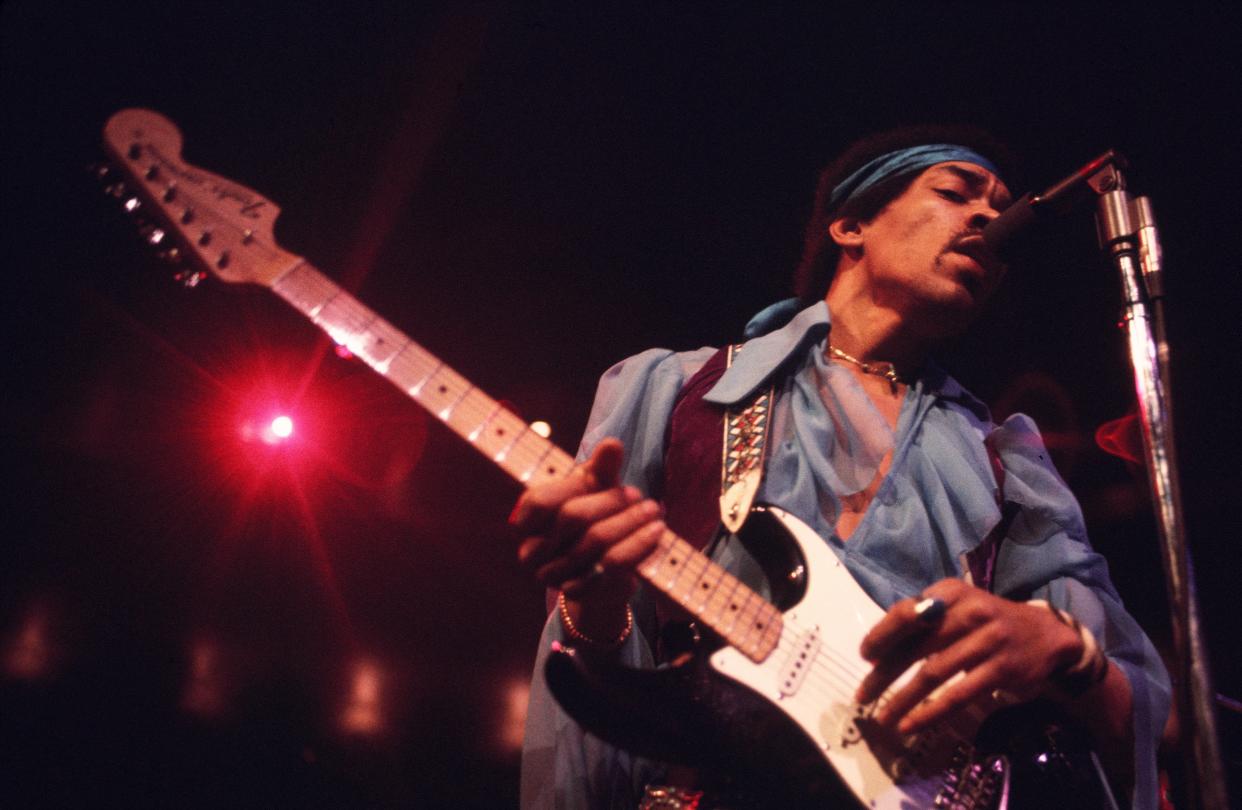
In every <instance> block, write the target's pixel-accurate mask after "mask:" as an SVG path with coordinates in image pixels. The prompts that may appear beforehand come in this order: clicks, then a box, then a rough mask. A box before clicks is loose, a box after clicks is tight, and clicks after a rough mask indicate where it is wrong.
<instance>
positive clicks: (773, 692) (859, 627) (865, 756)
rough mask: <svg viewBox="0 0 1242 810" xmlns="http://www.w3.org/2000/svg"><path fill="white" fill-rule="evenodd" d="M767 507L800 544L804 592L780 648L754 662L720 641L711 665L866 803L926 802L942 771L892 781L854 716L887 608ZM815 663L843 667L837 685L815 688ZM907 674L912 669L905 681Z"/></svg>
mask: <svg viewBox="0 0 1242 810" xmlns="http://www.w3.org/2000/svg"><path fill="white" fill-rule="evenodd" d="M765 508H766V509H767V510H768V511H769V512H770V513H771V514H772V515H773V516H774V517H776V518H777V519H778V520H779V521H780V522H781V523H782V524H783V525H784V527H785V528H786V529H787V530H788V531H789V533H790V535H791V536H792V537H793V538H794V540H795V542H796V543H797V544H798V546H799V548H800V549H801V552H802V555H803V559H804V560H805V562H806V567H807V571H808V577H807V580H808V581H807V590H806V594H805V596H804V598H803V599H802V601H801V602H799V603H798V604H797V605H796V606H794V607H793V608H792V609H790V610H789V611H787V612H786V613H785V614H784V617H785V624H784V638H783V639H782V641H783V643H782V645H781V648H780V649H779V650H778V651H776V652H774V653H773V654H772V655H769V656H768V657H767V658H766V659H765V660H763V661H762V662H760V663H756V662H755V661H752V660H751V659H749V658H747V657H746V656H744V655H742V654H741V653H740V652H738V651H737V650H736V649H734V648H733V647H723V648H721V649H720V650H719V651H717V652H716V653H715V654H713V655H712V656H711V664H712V666H713V667H714V668H715V669H716V670H717V671H718V672H720V673H721V674H723V675H725V676H727V677H729V678H732V679H733V680H736V681H738V682H739V683H742V684H744V685H746V686H747V687H749V688H751V689H753V690H754V691H756V692H758V693H759V694H760V695H762V696H763V697H765V698H767V699H768V700H769V701H770V702H771V703H772V705H773V706H775V707H777V708H778V709H780V710H781V711H783V712H784V713H785V714H787V715H788V716H789V717H790V718H791V719H792V720H794V721H795V722H796V723H797V724H798V725H799V726H800V727H801V728H802V730H803V731H804V732H806V734H807V735H808V736H809V737H810V738H811V739H812V740H814V742H815V744H816V745H817V746H818V748H819V749H820V751H821V752H822V753H823V755H824V757H825V758H826V759H827V760H828V762H829V763H830V764H831V766H832V768H833V769H834V770H835V771H836V773H837V774H838V775H839V776H840V777H841V779H842V781H843V782H844V783H845V784H846V785H847V786H848V787H849V789H850V790H851V791H853V793H854V795H855V796H856V797H857V798H858V800H859V801H860V802H861V803H862V804H863V805H864V806H868V807H874V808H893V810H899V809H901V808H905V809H906V810H909V808H912V807H930V806H931V804H932V802H933V801H934V799H935V797H936V793H937V792H938V791H939V789H940V787H941V781H940V778H939V773H931V774H925V775H924V774H919V775H918V776H911V777H908V778H902V779H901V780H900V781H897V780H894V777H893V776H892V775H891V774H890V773H889V771H888V769H887V768H886V767H885V765H886V763H882V762H881V761H880V760H879V759H878V758H877V755H876V754H875V753H874V752H873V751H872V748H871V747H870V746H869V745H868V744H866V741H865V740H860V739H859V733H858V729H857V727H856V726H855V725H854V724H853V722H852V718H853V717H854V716H855V714H856V712H857V711H859V706H858V704H856V703H855V702H854V701H853V699H852V693H853V690H854V688H856V687H857V685H858V683H859V682H860V681H861V677H862V674H864V673H866V672H867V671H869V670H870V668H871V665H870V664H868V663H867V662H866V661H864V660H863V658H862V657H861V656H860V655H859V653H858V650H859V646H860V644H861V643H862V639H863V636H865V635H866V634H867V632H868V631H869V630H870V629H871V628H872V627H873V626H874V625H875V623H876V622H878V621H879V620H880V618H881V617H882V616H883V615H884V611H883V610H881V609H880V607H879V606H878V605H877V604H876V603H875V602H873V601H872V600H871V598H870V597H869V596H867V594H866V593H865V592H864V591H863V590H862V588H860V587H859V586H858V584H857V583H856V582H855V581H854V578H853V577H852V576H851V575H850V573H849V571H848V570H846V568H845V566H844V565H842V563H841V561H840V560H839V559H837V557H836V555H835V554H833V552H832V550H831V549H829V548H828V546H827V545H826V544H825V543H824V541H823V538H821V537H820V536H819V535H818V534H816V533H815V532H814V531H813V530H812V529H811V528H810V527H808V526H807V525H806V524H804V523H802V521H800V520H798V519H797V518H795V517H794V516H792V515H790V514H789V513H788V512H785V511H783V510H781V509H777V508H775V507H770V506H769V507H765ZM803 653H806V654H807V659H806V661H807V663H806V667H797V666H796V663H795V660H796V659H797V657H799V656H801V655H802V654H803ZM816 663H818V664H819V665H820V666H821V668H822V669H824V670H828V669H831V671H832V673H833V674H834V675H835V674H840V676H841V677H840V679H839V685H840V687H841V688H839V689H836V690H825V689H822V688H821V689H817V688H815V683H814V682H815V680H816V678H815V674H814V673H812V674H811V675H809V676H807V675H804V672H805V669H806V668H809V667H812V666H813V665H814V664H816ZM912 673H913V668H912V669H911V670H910V671H908V672H907V673H905V675H903V676H902V680H904V679H906V678H908V677H910V676H911V675H912ZM855 676H856V678H855ZM823 680H824V679H823V678H821V679H820V681H821V682H822V681H823ZM834 682H835V681H834ZM900 682H901V680H899V683H900ZM829 692H831V694H830V695H829V694H828V693H829ZM890 764H891V763H890Z"/></svg>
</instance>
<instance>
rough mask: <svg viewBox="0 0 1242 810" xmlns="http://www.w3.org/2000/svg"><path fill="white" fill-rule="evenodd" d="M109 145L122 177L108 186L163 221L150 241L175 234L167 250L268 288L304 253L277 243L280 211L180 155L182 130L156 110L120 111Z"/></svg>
mask: <svg viewBox="0 0 1242 810" xmlns="http://www.w3.org/2000/svg"><path fill="white" fill-rule="evenodd" d="M103 139H104V148H105V149H106V150H107V152H108V156H109V157H110V158H111V168H112V170H114V171H116V172H119V173H120V174H121V175H122V179H121V180H119V181H115V182H114V183H113V185H112V186H111V187H110V191H111V192H112V193H113V194H114V195H115V196H117V197H120V198H123V199H125V207H126V209H128V210H130V211H131V212H132V213H135V214H141V215H142V216H144V217H145V218H148V219H151V220H154V221H156V222H158V225H156V224H153V225H152V226H151V228H150V234H151V235H150V236H149V238H150V239H151V241H153V242H155V241H159V240H158V239H157V238H156V237H162V238H167V237H168V236H171V237H173V238H174V239H175V241H176V242H177V244H176V246H175V247H174V248H172V249H170V250H169V251H168V252H169V253H171V254H173V255H174V256H175V257H176V258H180V259H184V260H186V261H188V262H189V263H190V264H192V265H193V267H194V272H193V273H192V274H191V275H190V279H191V283H193V281H194V280H196V279H197V278H198V277H199V276H200V275H201V274H203V273H206V274H210V275H213V276H216V277H217V278H220V279H221V280H223V281H229V282H251V283H255V284H263V285H264V286H268V287H270V286H271V285H272V283H273V282H274V281H275V280H276V279H277V278H278V277H280V275H281V274H282V273H284V272H285V271H286V270H288V269H289V268H290V267H292V266H294V265H295V264H297V263H298V262H300V261H301V259H300V258H299V257H297V256H295V255H293V254H292V253H288V252H286V251H284V250H281V249H280V248H279V247H278V246H277V245H276V240H275V237H274V235H273V228H274V226H275V223H276V217H277V216H279V215H280V209H279V208H278V207H277V206H276V205H275V204H274V203H272V201H271V200H268V199H265V198H264V197H262V196H260V195H259V194H257V193H255V192H254V191H251V190H250V189H248V188H246V187H245V186H241V185H238V184H237V183H234V182H232V181H230V180H226V179H225V178H223V177H220V176H219V175H215V174H212V173H211V172H208V171H204V170H203V169H200V168H198V167H196V166H191V165H189V164H188V163H184V162H182V160H181V142H182V140H181V133H180V132H179V131H178V130H177V127H176V125H175V124H173V122H171V121H169V120H168V119H167V118H165V117H164V116H162V115H160V114H159V113H156V112H153V111H151V110H141V109H128V110H121V111H120V112H118V113H116V114H115V115H113V116H112V117H111V118H109V119H108V123H107V124H106V125H105V126H104V133H103Z"/></svg>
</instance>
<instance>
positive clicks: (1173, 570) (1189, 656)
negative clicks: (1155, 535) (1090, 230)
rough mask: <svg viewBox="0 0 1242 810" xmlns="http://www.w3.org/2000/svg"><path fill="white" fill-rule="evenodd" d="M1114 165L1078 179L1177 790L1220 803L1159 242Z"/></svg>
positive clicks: (1210, 808) (1193, 801)
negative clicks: (1135, 501) (1150, 603)
mask: <svg viewBox="0 0 1242 810" xmlns="http://www.w3.org/2000/svg"><path fill="white" fill-rule="evenodd" d="M1118 158H1120V156H1118ZM1121 163H1123V162H1122V161H1121V160H1110V161H1109V162H1108V163H1107V165H1105V166H1103V167H1102V168H1099V169H1098V171H1096V172H1095V173H1094V174H1093V175H1092V176H1091V177H1090V178H1088V180H1087V183H1088V185H1089V186H1090V187H1091V189H1092V190H1093V191H1094V192H1095V193H1096V194H1097V195H1098V196H1099V199H1098V200H1097V211H1096V227H1097V230H1098V233H1099V239H1100V247H1101V249H1102V250H1103V251H1104V254H1105V255H1106V257H1107V258H1108V259H1109V260H1110V262H1111V263H1112V264H1113V265H1114V266H1115V267H1116V268H1117V270H1118V272H1119V273H1120V275H1121V286H1122V292H1123V296H1124V300H1125V303H1124V315H1123V318H1124V323H1125V327H1126V337H1127V342H1128V344H1129V351H1130V363H1131V365H1132V367H1133V369H1134V386H1135V391H1136V393H1137V396H1138V412H1139V418H1140V422H1141V423H1142V429H1143V448H1144V451H1145V458H1146V462H1147V471H1148V482H1149V484H1150V486H1151V494H1152V503H1153V504H1154V506H1155V510H1156V518H1157V528H1158V530H1159V535H1160V550H1161V561H1162V562H1163V564H1164V573H1165V579H1166V585H1167V589H1168V597H1169V610H1170V618H1171V623H1172V630H1173V646H1174V652H1175V655H1174V666H1175V667H1176V671H1175V672H1173V673H1172V676H1173V678H1172V680H1173V694H1174V698H1175V704H1174V705H1175V706H1176V709H1177V717H1178V722H1179V724H1180V730H1181V738H1182V745H1181V749H1182V757H1183V762H1184V767H1185V782H1186V790H1187V794H1188V799H1189V802H1190V806H1191V807H1192V808H1203V809H1204V810H1217V808H1220V810H1224V808H1226V807H1227V806H1228V798H1227V796H1226V790H1225V782H1224V768H1223V767H1222V764H1221V756H1220V747H1219V741H1218V737H1217V734H1216V715H1215V710H1214V703H1213V701H1214V698H1215V692H1214V690H1213V688H1212V676H1211V670H1210V667H1209V664H1208V660H1207V656H1206V654H1205V650H1204V645H1203V640H1202V637H1201V635H1200V633H1199V612H1198V600H1197V598H1196V596H1195V584H1194V569H1193V567H1192V566H1191V561H1190V553H1189V549H1188V548H1187V546H1186V533H1185V525H1184V522H1183V510H1182V499H1181V491H1180V488H1179V483H1178V482H1179V478H1178V471H1177V456H1176V453H1175V450H1174V445H1173V418H1172V406H1171V398H1170V395H1169V390H1170V388H1169V385H1170V380H1169V356H1168V344H1167V342H1166V341H1165V335H1164V311H1163V301H1162V299H1163V289H1162V279H1161V273H1162V268H1161V266H1160V244H1159V241H1158V239H1157V236H1156V227H1155V219H1154V217H1153V216H1152V210H1151V203H1150V201H1149V200H1148V199H1147V198H1146V197H1140V198H1138V199H1131V197H1130V195H1129V193H1128V192H1127V191H1126V184H1125V177H1124V175H1123V174H1122V171H1121V168H1120V167H1119V164H1121Z"/></svg>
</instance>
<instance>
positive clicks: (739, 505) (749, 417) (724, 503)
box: [720, 343, 775, 534]
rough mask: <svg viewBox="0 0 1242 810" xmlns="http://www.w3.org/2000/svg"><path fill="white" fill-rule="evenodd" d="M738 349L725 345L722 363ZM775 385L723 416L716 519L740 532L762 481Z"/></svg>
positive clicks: (729, 363)
mask: <svg viewBox="0 0 1242 810" xmlns="http://www.w3.org/2000/svg"><path fill="white" fill-rule="evenodd" d="M741 350H742V344H740V343H738V344H734V345H732V346H729V347H728V352H727V355H726V358H725V365H726V366H731V365H733V358H734V357H737V355H738V353H739V352H740V351H741ZM774 392H775V386H774V385H769V386H767V387H766V388H762V389H760V390H759V393H758V394H756V395H755V398H754V399H752V400H751V401H750V404H748V405H746V407H744V408H741V409H738V408H729V409H728V410H726V411H725V416H724V438H723V439H722V440H721V444H722V445H723V452H722V453H721V462H720V522H721V523H723V524H724V527H725V528H726V529H728V530H729V531H730V532H732V533H734V534H736V533H737V532H739V531H741V528H742V524H743V523H745V522H746V517H747V516H748V515H749V514H750V507H751V505H752V504H754V502H755V494H756V493H757V492H758V491H759V482H760V481H762V480H763V461H764V457H765V455H766V452H765V451H766V450H767V446H768V428H769V425H770V424H771V422H772V420H771V418H770V417H771V415H772V399H773V394H774Z"/></svg>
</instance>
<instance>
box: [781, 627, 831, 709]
mask: <svg viewBox="0 0 1242 810" xmlns="http://www.w3.org/2000/svg"><path fill="white" fill-rule="evenodd" d="M822 643H823V640H822V639H821V638H820V635H819V627H813V628H811V629H810V630H807V631H806V632H804V633H802V634H801V635H800V636H798V638H797V639H796V640H795V641H794V645H793V650H792V651H790V653H789V656H788V657H787V658H786V659H785V663H784V665H783V666H782V667H781V670H780V692H781V697H792V696H793V695H794V694H796V693H797V691H798V689H799V688H801V686H802V682H803V681H805V680H806V675H807V673H808V672H810V670H811V663H812V662H813V661H814V660H815V656H817V655H819V648H820V645H821V644H822Z"/></svg>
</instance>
